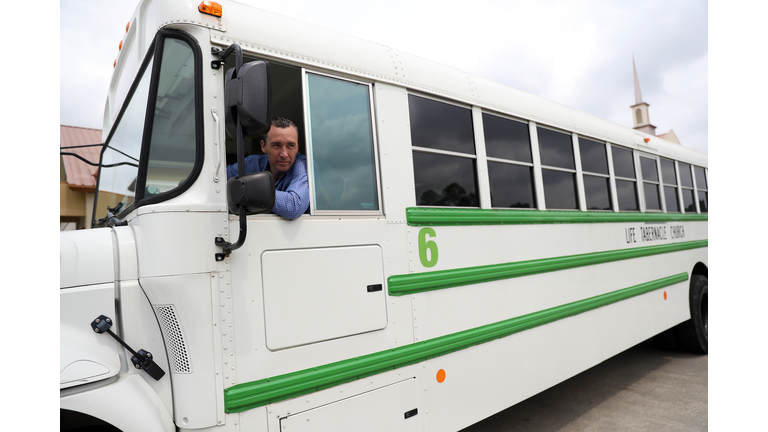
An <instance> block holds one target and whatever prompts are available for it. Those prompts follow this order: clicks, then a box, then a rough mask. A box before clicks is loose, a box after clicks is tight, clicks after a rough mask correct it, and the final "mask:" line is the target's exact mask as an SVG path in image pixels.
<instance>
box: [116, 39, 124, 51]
mask: <svg viewBox="0 0 768 432" xmlns="http://www.w3.org/2000/svg"><path fill="white" fill-rule="evenodd" d="M117 50H118V51H122V50H123V41H120V46H119V47H117Z"/></svg>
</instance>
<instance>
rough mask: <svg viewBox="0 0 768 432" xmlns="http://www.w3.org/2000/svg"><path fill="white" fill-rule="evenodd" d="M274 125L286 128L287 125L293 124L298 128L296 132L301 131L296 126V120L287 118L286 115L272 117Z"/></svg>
mask: <svg viewBox="0 0 768 432" xmlns="http://www.w3.org/2000/svg"><path fill="white" fill-rule="evenodd" d="M272 126H275V127H278V128H280V129H285V128H287V127H291V126H293V127H294V128H296V132H298V131H299V127H298V126H296V124H295V123H294V122H292V121H291V120H289V119H287V118H285V117H272Z"/></svg>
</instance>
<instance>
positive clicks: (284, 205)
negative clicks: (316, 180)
mask: <svg viewBox="0 0 768 432" xmlns="http://www.w3.org/2000/svg"><path fill="white" fill-rule="evenodd" d="M292 171H293V172H292V173H291V174H292V178H291V182H290V184H288V186H287V187H286V190H285V191H284V192H283V191H279V190H277V191H275V207H274V208H273V209H272V213H275V214H277V215H280V216H282V217H284V218H288V219H298V218H299V217H300V216H301V215H302V214H304V212H305V211H307V208H309V180H308V179H307V160H306V159H305V158H301V159H299V158H297V159H296V162H295V163H294V164H293V167H292ZM286 180H287V179H286Z"/></svg>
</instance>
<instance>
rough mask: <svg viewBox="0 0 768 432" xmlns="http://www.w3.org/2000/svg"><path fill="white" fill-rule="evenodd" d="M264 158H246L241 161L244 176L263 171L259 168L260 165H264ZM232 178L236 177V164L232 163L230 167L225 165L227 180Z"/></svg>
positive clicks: (257, 156) (256, 156) (264, 156)
mask: <svg viewBox="0 0 768 432" xmlns="http://www.w3.org/2000/svg"><path fill="white" fill-rule="evenodd" d="M266 158H267V156H266V155H250V156H246V157H245V159H244V160H243V162H244V163H243V168H245V173H244V175H245V174H250V173H255V172H259V171H263V170H264V168H263V167H261V166H260V164H263V165H266V164H267V163H266V162H265V160H266ZM262 159H263V160H262ZM232 177H237V162H235V163H233V164H232V165H227V180H229V179H231V178H232Z"/></svg>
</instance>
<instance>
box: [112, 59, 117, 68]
mask: <svg viewBox="0 0 768 432" xmlns="http://www.w3.org/2000/svg"><path fill="white" fill-rule="evenodd" d="M116 66H117V59H115V62H114V63H112V67H113V68H114V67H116Z"/></svg>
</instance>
